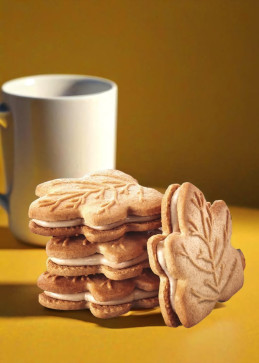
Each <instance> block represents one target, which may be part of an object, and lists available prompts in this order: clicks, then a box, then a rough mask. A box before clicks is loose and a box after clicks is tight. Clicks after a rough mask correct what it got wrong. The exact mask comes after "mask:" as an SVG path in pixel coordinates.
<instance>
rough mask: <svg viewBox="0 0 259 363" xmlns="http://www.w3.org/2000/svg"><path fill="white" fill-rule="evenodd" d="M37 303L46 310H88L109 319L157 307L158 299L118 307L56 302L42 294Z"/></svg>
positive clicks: (84, 302)
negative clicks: (131, 310) (135, 310)
mask: <svg viewBox="0 0 259 363" xmlns="http://www.w3.org/2000/svg"><path fill="white" fill-rule="evenodd" d="M39 303H40V304H41V305H43V306H45V307H46V308H49V309H55V310H83V309H90V311H91V313H92V314H93V315H94V316H95V317H97V318H101V319H110V318H114V317H117V316H120V315H122V314H125V313H127V312H128V311H129V310H130V309H152V308H154V307H156V306H158V298H157V297H150V298H146V299H140V300H136V301H133V302H131V303H125V304H119V305H99V304H95V303H91V302H87V301H65V300H58V299H54V298H52V297H50V296H47V295H46V294H44V293H42V294H40V295H39Z"/></svg>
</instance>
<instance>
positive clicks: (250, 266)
mask: <svg viewBox="0 0 259 363" xmlns="http://www.w3.org/2000/svg"><path fill="white" fill-rule="evenodd" d="M231 214H232V217H233V238H232V241H233V245H234V246H235V247H236V248H241V249H242V251H243V253H244V255H245V257H246V262H247V266H246V269H245V284H244V287H243V288H242V289H241V291H239V292H238V293H237V294H236V295H235V296H233V297H232V298H231V300H230V301H228V302H226V303H224V304H217V305H216V309H215V310H213V311H212V313H211V314H210V315H209V316H208V317H207V318H206V319H204V320H203V321H202V322H201V323H199V324H198V325H196V326H195V327H193V328H190V329H186V328H184V327H178V328H168V327H166V326H165V325H164V322H163V319H162V316H161V314H160V310H159V308H157V309H154V310H152V311H144V312H141V311H135V312H133V311H132V312H130V313H128V314H126V315H125V316H122V317H119V318H114V319H109V320H102V319H97V318H95V317H93V316H92V315H91V313H90V312H89V311H72V312H71V311H70V312H69V311H68V312H64V311H52V310H49V309H45V308H43V307H42V306H41V305H39V304H38V301H37V295H38V293H39V289H38V288H37V287H36V284H35V282H36V279H37V277H38V276H39V275H40V274H41V273H42V272H43V271H44V270H45V263H46V253H45V251H44V249H40V248H38V249H36V248H31V247H30V246H26V245H22V244H21V243H18V242H17V241H16V240H15V239H14V238H13V237H12V235H11V233H10V231H9V229H8V228H6V222H7V221H6V219H5V218H4V215H3V212H1V210H0V362H1V363H36V362H37V363H46V362H48V363H57V362H62V363H83V362H89V363H100V362H104V363H117V362H120V363H133V362H134V363H135V362H136V363H138V362H140V363H225V362H226V363H256V362H258V361H259V354H258V341H259V331H258V324H259V312H258V302H259V301H258V300H259V299H258V297H259V293H258V274H259V265H258V255H259V243H258V241H259V224H258V220H259V210H253V209H245V208H237V207H235V208H231ZM1 221H3V222H1Z"/></svg>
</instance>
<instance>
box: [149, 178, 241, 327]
mask: <svg viewBox="0 0 259 363" xmlns="http://www.w3.org/2000/svg"><path fill="white" fill-rule="evenodd" d="M162 230H163V235H157V236H152V237H151V238H150V239H149V241H148V255H149V262H150V266H151V268H152V270H153V272H154V273H155V274H157V275H158V276H159V278H160V287H159V304H160V307H161V312H162V315H163V318H164V320H165V323H166V324H167V325H168V326H174V327H175V326H178V325H180V324H182V325H184V326H185V327H192V326H193V325H195V324H197V323H199V322H200V321H201V320H202V319H204V318H205V317H206V316H207V315H208V314H210V312H211V311H212V310H213V308H214V307H215V305H216V303H217V302H223V301H227V300H229V299H230V298H231V297H232V296H233V295H234V294H235V293H236V292H237V291H238V290H239V289H241V287H242V286H243V282H244V272H243V270H244V268H245V259H244V256H243V254H242V252H241V251H240V250H236V249H235V248H233V247H232V246H231V244H230V238H231V233H232V225H231V216H230V212H229V209H228V207H227V205H226V203H225V202H224V201H222V200H217V201H215V202H214V203H213V204H212V205H211V204H210V203H209V202H207V201H206V199H205V197H204V195H203V193H202V192H201V191H200V190H199V189H198V188H196V187H195V186H194V185H192V184H190V183H184V184H182V185H181V186H180V185H178V184H173V185H170V186H169V187H168V189H167V191H166V193H165V195H164V197H163V201H162Z"/></svg>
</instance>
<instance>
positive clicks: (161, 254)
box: [157, 241, 176, 311]
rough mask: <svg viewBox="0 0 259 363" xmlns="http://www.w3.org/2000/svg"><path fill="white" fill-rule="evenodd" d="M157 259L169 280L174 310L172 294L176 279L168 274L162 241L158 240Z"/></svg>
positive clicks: (172, 303)
mask: <svg viewBox="0 0 259 363" xmlns="http://www.w3.org/2000/svg"><path fill="white" fill-rule="evenodd" d="M157 259H158V262H159V264H160V266H161V268H162V269H163V271H164V273H165V274H166V276H167V278H168V280H169V285H170V289H169V291H170V302H171V305H172V309H173V310H174V311H175V309H174V295H175V285H176V280H175V279H174V278H173V277H171V276H170V274H169V271H168V269H167V267H166V262H165V256H164V244H163V241H160V242H159V243H158V246H157Z"/></svg>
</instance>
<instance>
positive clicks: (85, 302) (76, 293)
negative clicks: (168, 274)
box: [38, 269, 159, 319]
mask: <svg viewBox="0 0 259 363" xmlns="http://www.w3.org/2000/svg"><path fill="white" fill-rule="evenodd" d="M38 286H39V287H40V288H41V289H42V290H43V291H44V292H42V293H41V294H40V295H39V302H40V304H41V305H43V306H45V307H47V308H50V309H57V310H81V309H90V311H91V312H92V314H93V315H94V316H96V317H97V318H102V319H108V318H113V317H115V316H119V315H121V314H125V313H127V312H128V311H129V310H130V309H131V308H142V309H143V308H146V309H150V308H153V307H155V306H158V297H157V295H158V286H159V279H158V278H157V276H156V275H154V274H153V273H152V271H151V270H150V269H145V270H144V271H143V272H142V274H141V275H140V276H138V277H135V278H133V279H127V280H123V281H113V280H110V279H108V278H106V277H105V276H103V275H94V276H74V277H72V276H71V277H64V276H57V275H53V274H50V273H49V272H44V273H43V274H42V275H41V276H40V277H39V279H38Z"/></svg>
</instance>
